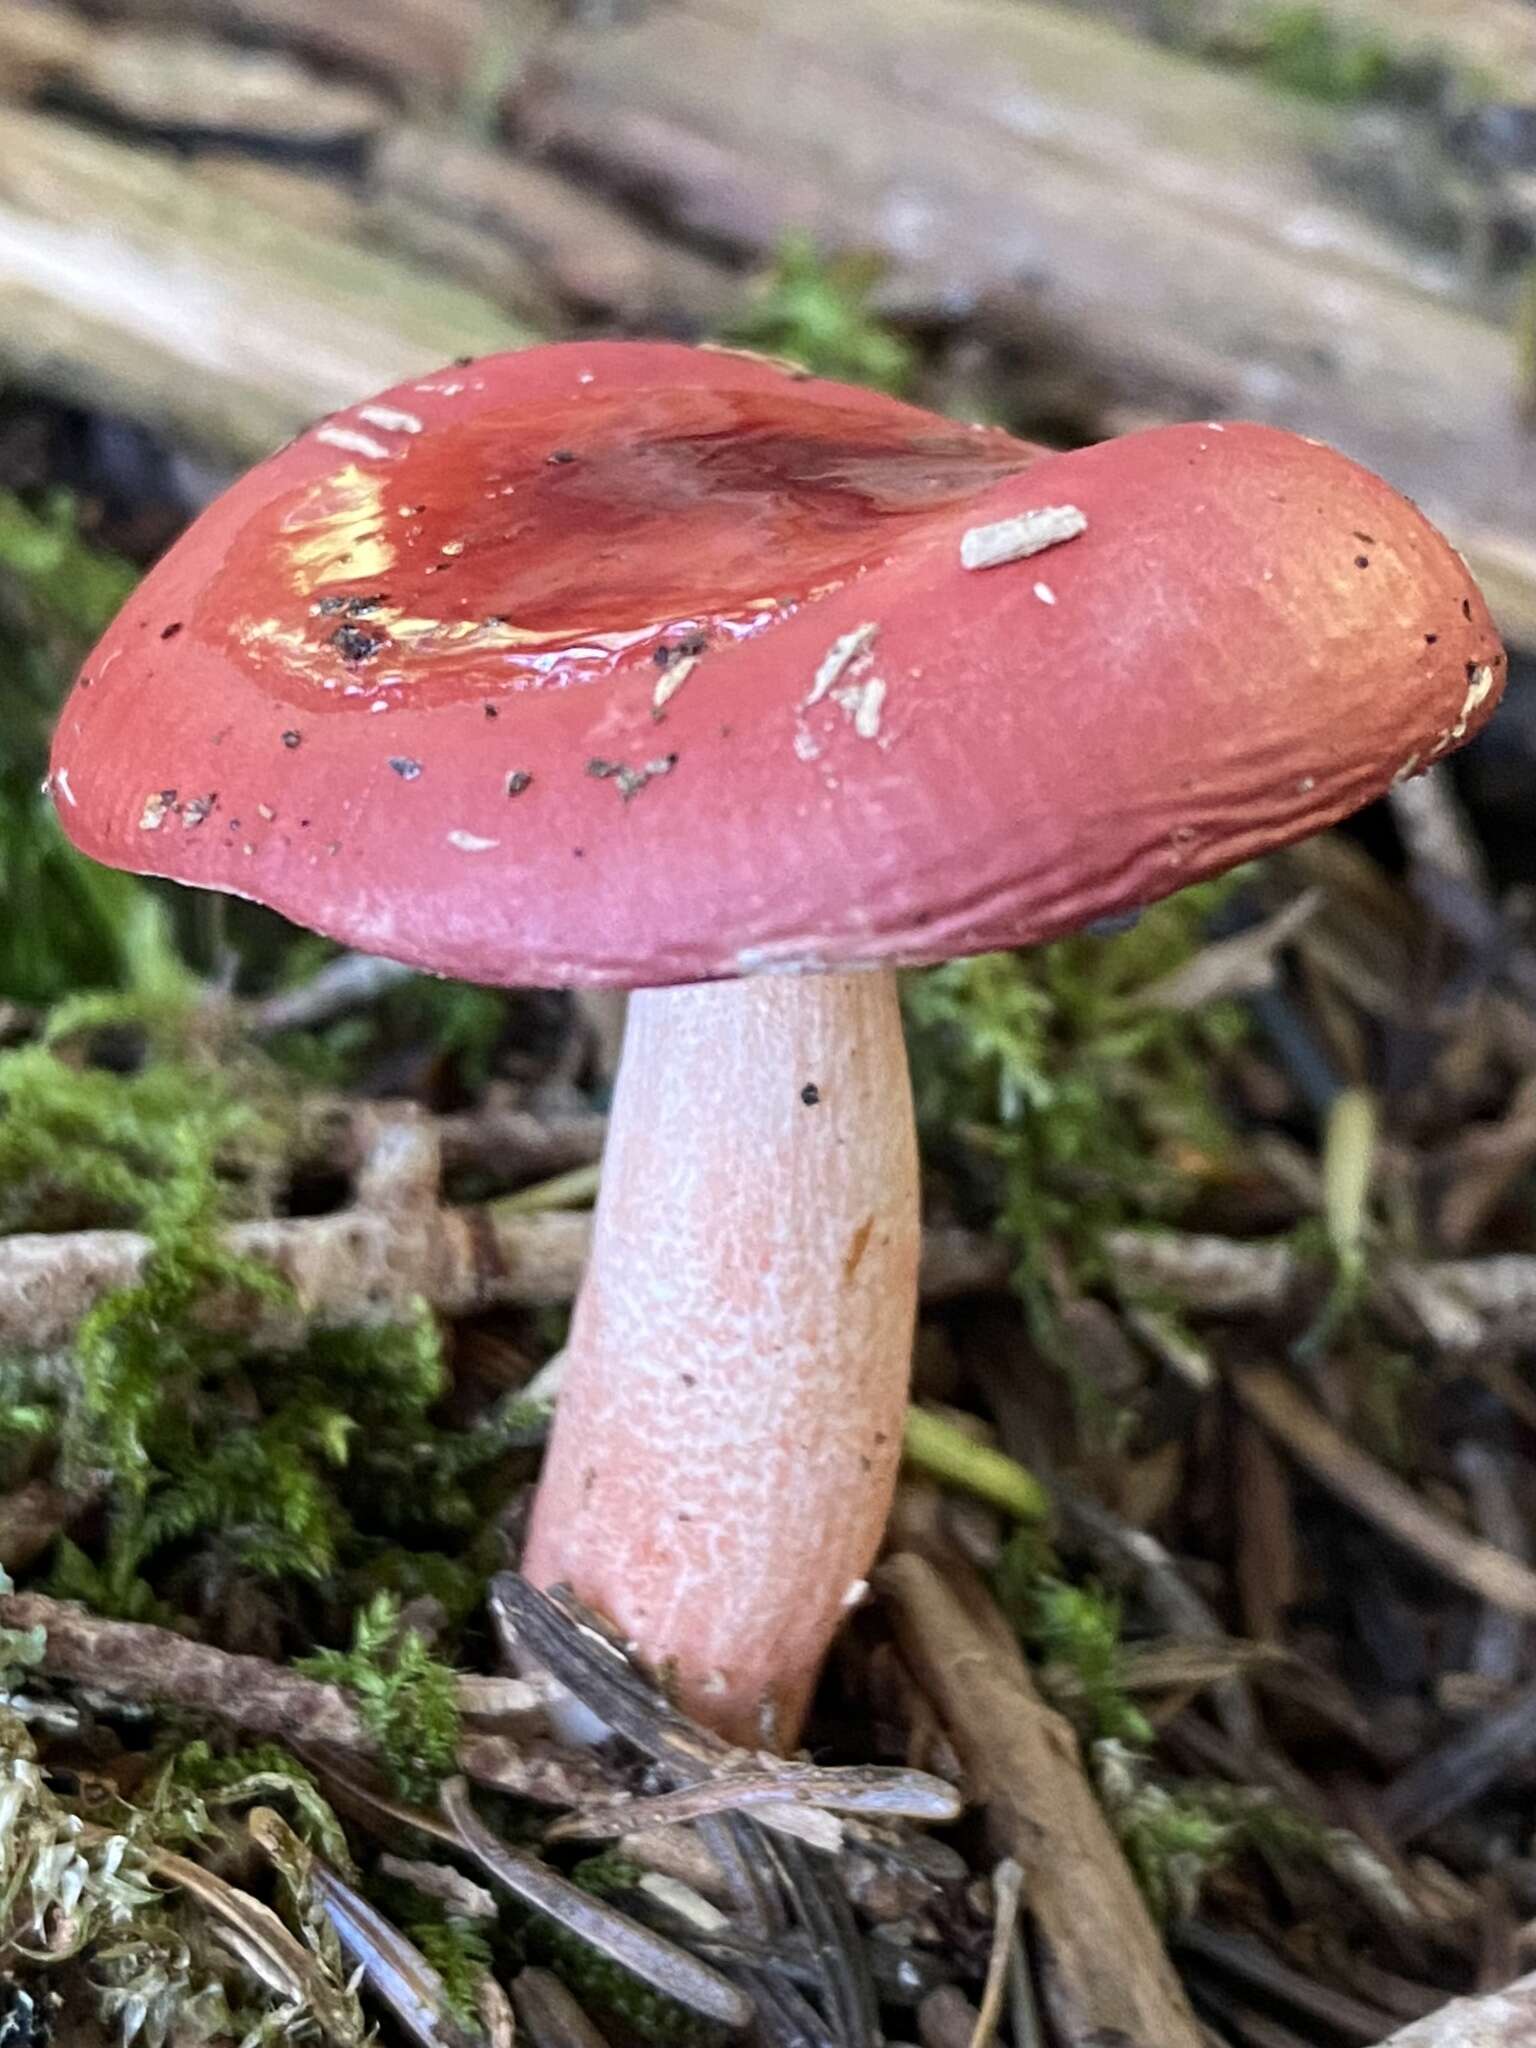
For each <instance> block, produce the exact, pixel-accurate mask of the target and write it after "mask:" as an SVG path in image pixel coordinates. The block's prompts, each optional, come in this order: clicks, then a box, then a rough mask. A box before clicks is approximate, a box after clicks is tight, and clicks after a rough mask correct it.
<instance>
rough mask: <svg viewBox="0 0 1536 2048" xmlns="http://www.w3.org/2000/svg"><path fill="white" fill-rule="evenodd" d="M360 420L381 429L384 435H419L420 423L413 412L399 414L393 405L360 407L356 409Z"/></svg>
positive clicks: (397, 408) (396, 407)
mask: <svg viewBox="0 0 1536 2048" xmlns="http://www.w3.org/2000/svg"><path fill="white" fill-rule="evenodd" d="M357 416H358V418H359V419H360V420H366V421H367V422H368V424H369V426H370V427H382V428H383V429H384V431H385V433H386V434H419V433H420V432H421V421H420V420H419V419H417V417H416V415H415V413H413V412H401V411H400V409H399V407H398V406H393V405H360V406H359V407H358V408H357Z"/></svg>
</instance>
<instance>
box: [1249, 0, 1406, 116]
mask: <svg viewBox="0 0 1536 2048" xmlns="http://www.w3.org/2000/svg"><path fill="white" fill-rule="evenodd" d="M1260 38H1261V54H1260V58H1259V68H1260V69H1261V71H1262V72H1263V74H1264V76H1265V77H1266V78H1267V79H1269V80H1270V82H1271V83H1272V84H1274V85H1279V86H1283V87H1284V88H1285V89H1286V90H1287V91H1288V92H1299V93H1304V94H1305V95H1306V96H1307V97H1308V98H1309V99H1317V100H1331V101H1345V102H1348V101H1354V100H1369V99H1379V98H1381V97H1382V96H1383V95H1384V94H1386V93H1387V92H1388V91H1390V90H1391V89H1392V88H1393V86H1394V84H1395V82H1396V79H1397V74H1398V71H1399V68H1400V67H1399V63H1398V59H1397V56H1396V53H1395V52H1394V50H1393V47H1392V45H1391V43H1390V42H1388V41H1387V39H1386V38H1385V37H1384V36H1380V35H1375V34H1372V33H1371V32H1369V31H1368V30H1362V29H1348V28H1343V27H1341V26H1340V25H1339V23H1338V22H1337V21H1335V20H1333V19H1332V18H1331V17H1330V15H1329V12H1328V10H1327V8H1325V7H1319V6H1302V7H1276V8H1274V9H1273V10H1272V11H1271V12H1269V13H1268V14H1267V15H1266V16H1265V17H1264V19H1263V22H1262V25H1261V30H1260Z"/></svg>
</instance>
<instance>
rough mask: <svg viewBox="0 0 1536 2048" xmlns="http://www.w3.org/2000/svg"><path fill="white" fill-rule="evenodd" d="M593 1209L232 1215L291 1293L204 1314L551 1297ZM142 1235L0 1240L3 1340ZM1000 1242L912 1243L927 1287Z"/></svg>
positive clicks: (297, 1313) (143, 1243)
mask: <svg viewBox="0 0 1536 2048" xmlns="http://www.w3.org/2000/svg"><path fill="white" fill-rule="evenodd" d="M591 1230H592V1219H591V1217H590V1216H587V1215H582V1214H573V1213H569V1212H565V1211H561V1210H553V1211H549V1212H546V1213H543V1214H538V1215H522V1214H518V1213H515V1212H509V1211H506V1210H503V1209H502V1208H500V1207H499V1205H498V1204H497V1203H495V1202H490V1203H487V1204H485V1205H484V1206H482V1207H478V1208H464V1209H451V1208H443V1209H432V1210H429V1211H426V1212H425V1213H423V1212H420V1211H416V1210H409V1211H407V1212H406V1213H403V1214H391V1213H388V1212H385V1211H381V1210H376V1209H365V1208H362V1207H357V1208H353V1209H343V1210H340V1211H338V1212H337V1213H336V1214H334V1215H330V1216H305V1217H298V1218H280V1219H277V1220H273V1221H263V1222H255V1223H239V1224H235V1225H234V1226H233V1227H232V1228H231V1229H230V1230H229V1231H228V1232H227V1233H226V1236H225V1243H226V1245H227V1246H228V1249H229V1250H230V1252H231V1253H233V1254H234V1255H235V1256H237V1257H239V1258H242V1259H250V1260H254V1261H255V1262H256V1263H257V1264H258V1265H261V1266H264V1267H266V1268H267V1269H268V1270H269V1271H271V1272H274V1273H276V1274H277V1275H278V1276H279V1277H280V1278H281V1279H283V1280H284V1281H286V1283H287V1285H288V1287H289V1289H290V1290H291V1295H292V1301H291V1305H287V1306H285V1305H283V1304H280V1303H278V1304H274V1303H273V1302H271V1301H266V1300H262V1301H258V1300H256V1299H254V1298H253V1297H251V1296H250V1295H238V1296H234V1297H231V1298H227V1299H225V1300H223V1301H220V1302H217V1303H214V1304H212V1305H210V1307H209V1310H208V1316H209V1320H210V1322H213V1323H216V1324H217V1325H218V1327H220V1328H223V1329H237V1330H239V1331H240V1332H241V1334H242V1335H244V1336H246V1337H247V1338H248V1339H249V1340H250V1342H251V1343H252V1344H253V1345H256V1346H261V1347H267V1348H271V1347H281V1346H283V1345H289V1344H292V1343H294V1342H296V1341H297V1340H298V1338H299V1337H300V1336H301V1335H302V1333H303V1330H304V1329H305V1327H306V1326H312V1325H314V1324H320V1325H328V1326H338V1325H345V1324H349V1323H371V1322H379V1321H383V1320H386V1319H388V1318H390V1317H392V1316H395V1317H404V1316H408V1315H409V1314H410V1313H411V1312H412V1309H413V1306H414V1304H416V1303H417V1302H420V1301H425V1302H427V1303H429V1304H430V1306H431V1307H433V1308H435V1309H436V1310H438V1311H439V1313H441V1314H443V1315H449V1316H466V1315H474V1314H478V1313H480V1312H481V1311H483V1310H485V1309H488V1308H500V1307H524V1308H539V1307H550V1306H554V1305H557V1304H560V1303H564V1302H568V1301H570V1300H571V1299H572V1297H573V1296H574V1295H575V1292H576V1288H577V1285H578V1283H579V1281H580V1279H581V1274H582V1269H583V1267H584V1266H585V1264H586V1257H587V1247H588V1244H589V1242H590V1238H591ZM149 1250H150V1246H149V1240H148V1239H147V1238H144V1237H140V1236H139V1235H137V1234H136V1233H135V1232H133V1231H127V1230H82V1231H72V1232H69V1233H67V1234H61V1235H59V1236H42V1235H36V1234H33V1235H26V1234H22V1235H17V1236H14V1237H9V1238H6V1239H4V1240H3V1241H0V1348H6V1349H23V1350H29V1351H49V1350H57V1349H60V1348H62V1347H63V1346H65V1345H67V1344H68V1343H69V1341H70V1338H71V1336H72V1335H73V1333H74V1331H75V1329H76V1328H77V1327H78V1325H79V1323H80V1321H81V1319H82V1317H83V1316H85V1314H86V1313H87V1312H88V1311H89V1310H90V1309H91V1308H93V1307H94V1306H95V1304H96V1303H97V1302H98V1301H99V1300H100V1299H101V1298H102V1296H103V1295H104V1294H108V1293H111V1292H113V1291H114V1290H115V1289H117V1288H120V1287H127V1286H131V1285H132V1284H133V1282H134V1281H135V1280H136V1279H137V1278H138V1275H139V1272H140V1270H141V1268H142V1267H143V1264H144V1261H145V1260H146V1259H147V1258H148V1256H149ZM1008 1264H1009V1260H1008V1254H1007V1251H1006V1249H1005V1248H1004V1247H1003V1246H1001V1245H1000V1244H998V1243H995V1242H994V1241H993V1240H991V1239H988V1238H985V1237H982V1236H980V1235H978V1234H977V1233H974V1232H970V1231H961V1230H941V1231H936V1232H930V1233H929V1234H928V1235H927V1237H926V1238H925V1241H924V1246H923V1268H922V1276H921V1277H922V1284H923V1289H924V1293H925V1295H926V1296H927V1298H928V1299H930V1300H933V1299H943V1298H945V1297H946V1296H950V1295H955V1294H963V1293H970V1292H973V1291H981V1290H983V1289H986V1288H989V1287H995V1286H999V1285H1001V1284H1002V1282H1003V1281H1004V1280H1005V1279H1006V1277H1007V1269H1008Z"/></svg>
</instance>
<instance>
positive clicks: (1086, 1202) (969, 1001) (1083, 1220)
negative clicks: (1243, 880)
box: [905, 877, 1244, 1368]
mask: <svg viewBox="0 0 1536 2048" xmlns="http://www.w3.org/2000/svg"><path fill="white" fill-rule="evenodd" d="M1233 886H1235V884H1234V881H1233V878H1230V877H1228V878H1226V879H1224V880H1222V881H1220V882H1214V883H1204V884H1202V885H1200V886H1199V887H1197V888H1194V889H1189V890H1186V891H1184V893H1183V894H1181V895H1179V896H1175V897H1172V898H1170V899H1169V900H1168V901H1166V902H1164V903H1160V904H1156V905H1154V906H1153V907H1152V908H1151V909H1150V910H1148V911H1146V912H1145V913H1144V914H1143V916H1142V918H1141V921H1140V922H1139V924H1137V925H1136V926H1135V927H1134V928H1133V929H1131V930H1130V931H1128V932H1125V933H1122V934H1121V935H1120V936H1118V937H1115V938H1096V937H1092V936H1082V937H1077V938H1070V939H1064V940H1061V941H1059V942H1058V943H1057V944H1055V945H1051V946H1044V947H1040V948H1037V949H1036V950H1034V951H1033V952H1029V953H993V954H987V955H983V956H982V957H980V958H977V959H972V960H957V961H954V962H952V963H950V964H948V965H946V966H943V967H938V968H934V969H932V970H930V971H929V972H928V973H926V974H922V975H918V976H914V977H912V978H911V979H910V980H909V981H908V983H907V986H906V991H905V1002H906V1014H907V1024H908V1037H909V1042H910V1046H911V1052H912V1065H913V1079H914V1085H915V1089H916V1095H917V1106H918V1115H919V1119H920V1122H921V1123H922V1125H923V1127H924V1130H925V1133H926V1135H927V1139H928V1144H929V1150H930V1155H931V1156H933V1157H936V1158H942V1159H947V1162H948V1163H949V1164H951V1166H952V1167H954V1168H955V1169H956V1171H957V1173H958V1175H959V1178H960V1181H961V1184H962V1185H966V1184H968V1185H969V1186H970V1188H971V1190H972V1193H973V1195H974V1197H975V1199H976V1200H977V1201H978V1203H979V1204H980V1205H982V1206H983V1207H984V1208H986V1209H988V1210H990V1212H991V1213H992V1214H993V1216H994V1217H995V1221H996V1226H997V1228H998V1229H999V1230H1000V1231H1001V1232H1002V1233H1003V1235H1004V1236H1005V1237H1007V1238H1008V1239H1009V1240H1010V1241H1011V1242H1012V1243H1013V1245H1014V1247H1015V1248H1016V1250H1017V1253H1018V1264H1017V1267H1016V1269H1015V1281H1016V1284H1017V1287H1018V1290H1019V1293H1020V1296H1021V1298H1022V1300H1023V1302H1024V1305H1025V1308H1026V1310H1027V1311H1028V1313H1029V1316H1030V1320H1031V1325H1032V1329H1033V1332H1034V1335H1035V1337H1036V1340H1037V1341H1038V1342H1039V1343H1040V1344H1041V1345H1042V1347H1043V1348H1044V1349H1045V1350H1046V1351H1047V1352H1048V1354H1049V1355H1050V1356H1052V1357H1053V1358H1055V1359H1057V1360H1058V1362H1060V1363H1062V1364H1063V1365H1065V1366H1068V1367H1069V1368H1070V1366H1071V1363H1072V1361H1071V1357H1070V1353H1069V1351H1068V1349H1067V1347H1066V1345H1065V1342H1064V1339H1063V1337H1062V1334H1061V1331H1060V1328H1059V1325H1058V1322H1057V1318H1056V1314H1055V1307H1054V1302H1055V1293H1054V1288H1053V1286H1052V1277H1051V1276H1052V1265H1053V1262H1054V1261H1055V1260H1056V1259H1058V1258H1060V1259H1062V1260H1064V1261H1065V1264H1066V1268H1067V1270H1068V1271H1069V1272H1070V1273H1071V1275H1072V1277H1073V1279H1074V1281H1075V1282H1076V1284H1078V1285H1079V1286H1091V1285H1093V1284H1095V1283H1096V1282H1098V1281H1100V1280H1101V1279H1102V1278H1103V1277H1104V1263H1103V1257H1102V1252H1101V1245H1102V1241H1103V1237H1104V1233H1105V1232H1106V1231H1107V1230H1110V1229H1113V1228H1116V1227H1118V1226H1120V1225H1122V1224H1126V1223H1130V1222H1134V1221H1138V1220H1142V1219H1150V1218H1154V1217H1163V1218H1167V1217H1170V1216H1172V1215H1175V1214H1176V1213H1177V1211H1178V1209H1179V1206H1180V1204H1181V1203H1182V1202H1183V1201H1185V1200H1186V1199H1187V1197H1188V1192H1189V1175H1188V1173H1187V1171H1185V1170H1182V1168H1181V1165H1180V1164H1179V1163H1177V1161H1176V1154H1177V1153H1178V1151H1179V1150H1180V1149H1182V1148H1195V1149H1198V1150H1201V1151H1204V1152H1207V1153H1211V1154H1217V1155H1219V1154H1220V1153H1221V1152H1222V1151H1224V1150H1225V1149H1226V1146H1227V1144H1228V1142H1229V1141H1228V1134H1227V1131H1226V1127H1225V1124H1224V1121H1223V1118H1222V1115H1221V1112H1220V1109H1219V1106H1218V1103H1217V1099H1216V1094H1215V1090H1214V1085H1213V1069H1214V1064H1215V1059H1216V1056H1217V1055H1219V1053H1220V1052H1221V1051H1222V1050H1223V1049H1225V1048H1227V1047H1230V1046H1231V1045H1232V1044H1233V1043H1234V1042H1235V1041H1236V1040H1237V1039H1238V1038H1239V1037H1240V1036H1241V1033H1242V1031H1243V1028H1244V1024H1243V1018H1242V1014H1241V1012H1240V1011H1239V1010H1238V1009H1237V1008H1236V1006H1235V1005H1230V1004H1214V1005H1207V1006H1206V1007H1204V1008H1203V1009H1201V1010H1199V1011H1197V1012H1194V1013H1184V1012H1181V1011H1175V1010H1167V1009H1162V1008H1159V1007H1157V1006H1155V1005H1154V1004H1150V1003H1147V1002H1145V1001H1143V1000H1142V996H1143V994H1144V992H1145V991H1147V990H1149V989H1151V988H1152V987H1153V986H1154V984H1155V983H1157V982H1158V981H1160V980H1161V979H1163V978H1164V977H1165V976H1167V975H1169V974H1171V973H1172V972H1173V971H1174V970H1175V969H1176V968H1178V967H1180V966H1182V965H1184V964H1185V963H1186V962H1187V961H1188V960H1189V959H1190V958H1192V957H1193V955H1194V954H1195V953H1196V952H1197V951H1198V950H1199V948H1200V946H1201V944H1202V942H1203V937H1204V931H1205V926H1206V923H1207V920H1208V919H1209V917H1210V915H1211V913H1212V911H1213V910H1214V909H1215V908H1216V907H1217V905H1218V904H1219V903H1220V902H1221V901H1222V900H1223V899H1224V898H1225V896H1226V895H1227V894H1228V893H1229V892H1230V890H1231V889H1232V888H1233ZM957 1134H958V1136H959V1137H960V1139H961V1141H962V1144H961V1148H960V1149H959V1150H958V1151H957V1147H956V1137H957Z"/></svg>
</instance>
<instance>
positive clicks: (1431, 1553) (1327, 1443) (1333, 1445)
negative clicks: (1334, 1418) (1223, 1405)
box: [1232, 1370, 1536, 1617]
mask: <svg viewBox="0 0 1536 2048" xmlns="http://www.w3.org/2000/svg"><path fill="white" fill-rule="evenodd" d="M1232 1385H1233V1390H1234V1392H1235V1393H1236V1395H1237V1398H1238V1400H1239V1401H1240V1402H1241V1403H1242V1404H1243V1406H1244V1407H1245V1408H1246V1409H1247V1410H1248V1412H1249V1414H1251V1415H1253V1416H1255V1417H1256V1418H1257V1420H1258V1421H1260V1422H1261V1423H1262V1424H1263V1425H1264V1427H1265V1428H1266V1429H1267V1430H1268V1431H1269V1432H1270V1433H1271V1435H1273V1436H1275V1437H1276V1438H1278V1439H1279V1441H1280V1442H1281V1443H1282V1444H1284V1446H1285V1448H1286V1449H1287V1450H1288V1451H1289V1452H1290V1453H1291V1455H1292V1457H1294V1458H1295V1459H1296V1460H1297V1461H1298V1462H1299V1463H1300V1464H1302V1465H1304V1466H1305V1467H1306V1469H1307V1470H1308V1471H1309V1472H1310V1473H1311V1474H1312V1476H1313V1477H1314V1478H1315V1479H1318V1480H1320V1481H1321V1482H1322V1483H1323V1485H1325V1486H1326V1487H1327V1488H1328V1489H1329V1491H1330V1492H1331V1493H1334V1494H1336V1495H1337V1496H1338V1498H1339V1499H1340V1500H1344V1501H1347V1502H1348V1503H1349V1505H1350V1506H1351V1507H1353V1508H1354V1509H1355V1510H1356V1511H1357V1512H1358V1513H1359V1514H1362V1515H1364V1516H1365V1517H1366V1518H1367V1519H1368V1520H1369V1521H1372V1522H1374V1523H1375V1524H1376V1526H1377V1527H1378V1528H1380V1529H1384V1530H1386V1531H1387V1533H1388V1534H1389V1535H1391V1536H1393V1537H1395V1538H1396V1540H1397V1541H1398V1542H1399V1543H1401V1544H1404V1545H1405V1546H1406V1547H1407V1548H1408V1549H1410V1550H1412V1551H1413V1552H1414V1553H1415V1554H1416V1555H1417V1556H1418V1557H1419V1558H1421V1559H1422V1560H1423V1562H1424V1563H1425V1564H1428V1565H1430V1566H1431V1567H1432V1568H1433V1569H1434V1570H1435V1571H1437V1572H1439V1573H1440V1574H1441V1576H1442V1577H1444V1578H1447V1579H1450V1580H1452V1581H1453V1582H1454V1583H1455V1584H1456V1585H1458V1586H1464V1587H1465V1588H1466V1589H1467V1591H1468V1592H1469V1593H1476V1594H1477V1595H1478V1596H1479V1598H1481V1599H1484V1600H1487V1601H1489V1602H1491V1603H1492V1605H1494V1606H1495V1607H1500V1608H1502V1609H1504V1610H1505V1611H1506V1612H1507V1613H1510V1614H1519V1615H1524V1616H1527V1617H1536V1571H1532V1569H1531V1568H1530V1566H1529V1565H1525V1564H1522V1563H1521V1562H1520V1560H1519V1559H1518V1558H1514V1557H1510V1556H1509V1555H1508V1553H1507V1552H1505V1551H1502V1550H1497V1549H1495V1547H1494V1546H1493V1544H1491V1543H1484V1542H1482V1541H1481V1540H1480V1539H1479V1538H1477V1537H1475V1536H1468V1535H1466V1534H1465V1533H1464V1532H1463V1531H1462V1530H1460V1529H1458V1528H1456V1527H1455V1526H1454V1525H1453V1524H1452V1523H1450V1522H1447V1521H1445V1520H1444V1519H1443V1518H1442V1517H1441V1516H1439V1515H1437V1514H1436V1513H1435V1512H1434V1511H1433V1510H1432V1509H1431V1508H1427V1507H1426V1506H1425V1505H1424V1503H1423V1502H1422V1501H1421V1500H1420V1499H1419V1497H1418V1495H1417V1494H1415V1493H1412V1492H1410V1491H1409V1489H1408V1488H1407V1487H1406V1486H1405V1485H1403V1483H1402V1481H1401V1480H1399V1479H1394V1478H1393V1476H1392V1474H1391V1473H1390V1472H1386V1471H1383V1469H1382V1468H1381V1466H1380V1465H1378V1464H1377V1463H1376V1462H1375V1460H1374V1459H1372V1458H1369V1457H1367V1456H1366V1454H1365V1452H1364V1451H1362V1450H1360V1449H1359V1448H1358V1447H1357V1446H1356V1445H1354V1444H1352V1443H1351V1442H1350V1441H1349V1439H1348V1437H1346V1436H1344V1435H1343V1434H1342V1433H1341V1432H1340V1431H1339V1430H1337V1429H1335V1428H1334V1426H1333V1424H1332V1423H1331V1422H1329V1421H1328V1419H1327V1418H1326V1416H1324V1415H1322V1414H1320V1413H1319V1412H1318V1410H1317V1409H1316V1408H1314V1407H1313V1406H1312V1404H1311V1402H1310V1401H1308V1400H1307V1399H1306V1397H1305V1395H1303V1394H1301V1393H1299V1392H1298V1391H1297V1390H1296V1388H1295V1387H1293V1386H1292V1385H1291V1383H1290V1382H1289V1381H1288V1380H1287V1379H1286V1378H1285V1377H1284V1375H1283V1374H1281V1373H1278V1372H1272V1371H1269V1370H1258V1371H1253V1372H1245V1373H1241V1374H1238V1375H1235V1376H1234V1378H1233V1381H1232Z"/></svg>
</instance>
